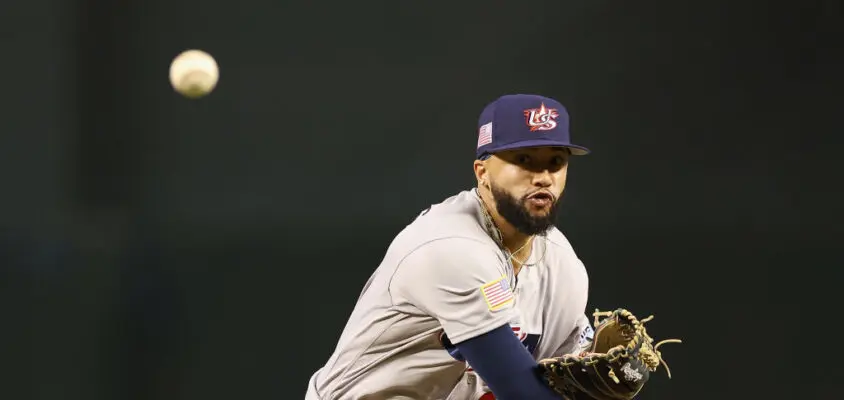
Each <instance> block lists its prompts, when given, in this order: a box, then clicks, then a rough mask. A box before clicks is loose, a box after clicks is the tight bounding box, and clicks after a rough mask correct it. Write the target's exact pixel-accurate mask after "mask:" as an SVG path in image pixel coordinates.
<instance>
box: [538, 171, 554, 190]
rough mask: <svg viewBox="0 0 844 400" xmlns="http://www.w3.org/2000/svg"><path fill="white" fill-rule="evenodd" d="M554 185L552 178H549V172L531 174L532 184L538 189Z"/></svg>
mask: <svg viewBox="0 0 844 400" xmlns="http://www.w3.org/2000/svg"><path fill="white" fill-rule="evenodd" d="M552 183H554V178H553V177H552V176H551V171H548V170H547V169H546V170H544V171H541V172H537V173H535V174H533V184H534V186H539V187H549V186H551V184H552Z"/></svg>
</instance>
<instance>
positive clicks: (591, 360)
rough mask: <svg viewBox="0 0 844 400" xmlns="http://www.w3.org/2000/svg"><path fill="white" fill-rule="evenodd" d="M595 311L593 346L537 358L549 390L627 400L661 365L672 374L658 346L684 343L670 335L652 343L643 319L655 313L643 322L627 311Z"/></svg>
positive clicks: (572, 396)
mask: <svg viewBox="0 0 844 400" xmlns="http://www.w3.org/2000/svg"><path fill="white" fill-rule="evenodd" d="M593 315H594V317H595V334H594V339H593V341H592V345H591V347H590V348H589V350H587V351H584V352H582V353H581V354H570V355H565V356H562V357H555V358H548V359H543V360H540V361H539V368H538V372H539V375H540V377H541V378H542V379H543V380H544V381H545V382H546V383H547V384H548V386H550V387H551V389H553V390H554V391H555V392H557V393H558V394H559V395H561V396H562V397H563V398H566V399H571V400H581V399H596V400H621V399H628V400H629V399H632V398H633V397H634V396H636V394H638V393H639V391H640V390H642V387H643V386H644V385H645V382H647V381H648V379H649V378H650V373H651V372H654V371H656V369H657V368H658V367H659V365H660V364H662V365H664V366H665V370H666V372H667V373H668V377H669V378H671V371H670V370H669V369H668V365H667V364H666V363H665V361H663V359H662V354H661V353H660V352H659V350H658V348H659V346H660V345H662V344H664V343H681V341H680V340H678V339H668V340H663V341H661V342H659V343H656V344H654V343H653V341H654V340H653V339H652V338H651V337H650V336H648V332H647V331H646V330H645V322H648V321H650V320H651V319H653V316H650V317H648V318H645V319H643V320H641V321H640V320H638V319H637V318H636V316H635V315H633V314H632V313H631V312H630V311H627V310H625V309H618V310H615V311H608V312H601V311H599V310H595V313H594V314H593ZM602 317H603V319H601V318H602Z"/></svg>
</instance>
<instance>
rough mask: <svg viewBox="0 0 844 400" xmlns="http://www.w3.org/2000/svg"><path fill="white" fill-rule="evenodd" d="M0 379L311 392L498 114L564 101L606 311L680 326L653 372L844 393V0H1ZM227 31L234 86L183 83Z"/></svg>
mask: <svg viewBox="0 0 844 400" xmlns="http://www.w3.org/2000/svg"><path fill="white" fill-rule="evenodd" d="M2 11H3V13H2V14H0V22H2V24H0V26H2V27H3V28H2V30H3V36H2V43H3V49H4V58H3V59H4V61H3V63H2V70H0V72H2V74H0V83H2V85H3V86H2V87H3V96H2V99H3V109H4V114H3V118H2V119H0V132H2V134H0V182H2V185H3V186H2V187H3V191H2V195H1V196H0V227H2V231H0V304H2V305H0V311H2V313H3V315H4V321H5V322H4V323H3V325H2V327H0V329H2V332H3V333H2V335H3V338H4V340H3V345H2V347H0V358H1V359H2V360H3V361H2V364H3V365H4V371H3V374H2V377H1V378H0V382H2V384H0V397H2V398H10V399H12V398H14V399H127V400H128V399H206V400H210V399H234V398H238V399H247V398H248V399H269V398H273V399H298V398H302V397H303V395H304V391H305V386H306V383H307V379H308V377H309V376H310V374H311V373H312V372H313V371H314V370H316V369H317V368H319V366H321V365H322V363H323V362H324V361H325V360H326V359H327V357H328V356H329V355H330V353H331V351H332V350H333V347H334V344H335V341H336V339H337V338H338V336H339V334H340V331H341V329H342V327H343V325H344V324H345V320H346V317H347V316H348V314H349V312H350V311H351V309H352V307H353V305H354V300H355V298H356V296H357V294H358V293H359V291H360V288H361V287H362V285H363V283H364V282H365V281H366V279H367V278H368V276H369V274H370V273H371V272H372V270H374V268H375V267H376V266H377V264H378V262H379V261H380V260H381V257H382V256H383V252H384V251H385V249H386V248H387V246H388V245H389V242H390V240H391V239H392V237H393V236H394V235H395V234H396V233H397V232H398V231H399V230H400V229H401V228H402V227H404V226H405V225H406V224H407V223H409V222H410V221H411V219H412V218H413V217H414V216H415V215H416V214H418V212H419V211H421V210H422V209H424V208H425V207H427V206H428V205H429V204H431V203H436V202H438V201H440V200H442V199H443V198H445V197H448V196H450V195H452V194H454V193H455V192H457V191H460V190H463V189H466V188H469V187H471V186H472V185H473V183H474V181H473V176H472V171H471V162H472V158H473V151H474V145H475V141H476V121H477V116H478V114H479V113H480V111H481V109H482V108H483V106H484V105H485V104H487V103H488V102H489V101H491V100H493V99H494V98H496V97H498V96H500V95H502V94H506V93H540V94H543V95H546V96H551V97H554V98H556V99H558V100H560V101H561V102H562V103H564V104H565V105H566V106H567V107H568V108H569V111H570V112H571V114H572V130H573V132H574V133H573V135H574V138H575V140H576V141H577V142H578V143H582V144H584V145H586V146H587V147H589V148H591V149H592V150H593V154H592V155H590V156H588V157H582V158H577V159H575V160H574V161H573V163H572V165H571V168H570V172H569V183H568V186H567V191H566V195H565V198H564V202H563V212H562V218H561V220H560V223H559V227H560V228H561V230H563V232H564V233H565V234H566V235H567V236H568V237H569V239H570V240H571V242H572V243H573V245H574V246H575V249H576V250H577V252H578V254H579V255H580V257H581V258H582V259H583V260H584V262H585V264H586V265H587V268H588V270H589V273H590V279H591V290H590V304H589V308H590V311H591V309H593V308H596V307H600V308H602V309H608V308H612V307H619V306H621V307H627V308H629V309H631V310H633V311H635V312H637V313H639V314H654V315H655V319H654V321H653V322H652V323H649V327H650V331H651V333H652V334H653V335H654V336H656V337H659V338H666V337H680V338H682V339H683V340H684V344H681V345H667V346H666V347H665V348H664V356H665V358H666V360H667V361H668V363H669V366H670V367H671V370H672V373H673V375H674V377H673V379H671V380H668V379H667V377H666V376H665V374H664V373H663V372H659V373H657V374H656V375H655V376H654V377H653V378H652V380H651V383H650V384H649V385H648V386H647V388H646V389H645V391H644V392H643V394H642V396H640V397H641V398H642V399H648V400H650V399H654V400H655V399H707V400H709V399H751V398H752V399H763V398H764V399H797V398H799V399H836V398H841V395H840V393H839V392H838V390H839V386H840V381H841V378H842V377H844V371H843V370H842V367H841V363H840V362H837V361H836V358H835V356H826V354H830V352H834V351H835V350H834V347H833V346H836V345H837V337H838V331H837V330H836V329H835V328H834V327H833V325H834V324H835V323H836V322H835V321H836V320H837V319H838V315H839V313H840V307H839V305H840V300H839V291H840V284H841V282H842V273H841V271H840V265H841V264H840V259H839V257H838V254H837V253H838V252H837V250H838V249H839V248H840V245H839V244H838V241H839V239H840V238H841V237H842V228H841V225H840V219H839V218H838V214H839V213H838V208H839V206H840V204H841V198H840V194H839V192H840V190H839V186H840V182H841V174H840V171H841V169H840V167H839V165H838V162H839V161H838V154H839V152H840V150H839V146H838V145H840V144H841V143H842V140H841V134H842V129H841V127H842V124H841V123H840V120H839V119H840V116H841V110H842V105H844V102H842V96H841V93H842V89H844V85H842V79H841V78H840V71H841V68H842V66H844V57H842V45H841V43H842V42H841V36H842V35H841V33H842V18H841V15H842V5H841V3H840V2H836V1H805V2H802V3H800V2H789V3H786V2H756V3H755V4H752V3H750V2H738V1H727V0H720V1H714V2H695V3H684V2H670V1H638V2H631V1H613V2H611V1H602V0H596V1H581V2H573V1H544V2H543V1H534V2H515V1H514V2H502V1H491V2H453V3H451V4H449V3H446V2H442V3H440V2H340V1H322V2H318V1H287V2H278V1H277V2H268V1H258V0H243V1H238V2H220V1H198V0H172V1H165V0H143V1H141V0H134V1H129V0H127V1H120V2H117V1H111V0H79V1H76V2H69V1H60V0H32V1H30V2H29V3H24V2H10V3H8V4H4V6H3V10H2ZM188 48H201V49H203V50H206V51H208V52H210V53H211V54H213V55H214V56H215V57H216V59H217V61H218V63H219V65H220V69H221V80H220V83H219V86H218V87H217V90H216V91H215V92H214V93H213V94H212V95H211V96H209V97H207V98H203V99H201V100H197V101H190V100H187V99H184V98H182V97H179V96H178V95H176V94H175V93H174V92H173V91H172V89H171V88H170V87H169V83H168V80H167V69H168V67H169V63H170V61H171V60H172V58H173V57H174V56H175V55H176V54H178V53H179V52H180V51H182V50H185V49H188Z"/></svg>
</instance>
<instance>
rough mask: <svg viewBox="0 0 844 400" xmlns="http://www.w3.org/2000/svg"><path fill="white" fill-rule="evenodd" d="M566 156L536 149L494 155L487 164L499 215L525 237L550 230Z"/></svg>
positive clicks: (559, 151) (563, 182)
mask: <svg viewBox="0 0 844 400" xmlns="http://www.w3.org/2000/svg"><path fill="white" fill-rule="evenodd" d="M568 159H569V152H568V150H566V149H563V148H551V147H538V148H528V149H518V150H510V151H503V152H499V153H496V154H495V155H493V156H492V157H490V158H489V159H487V160H486V161H485V162H486V169H487V174H488V182H489V186H490V191H491V192H492V197H493V199H494V200H495V207H496V210H497V211H498V213H499V214H500V215H501V216H502V217H503V218H504V219H506V220H507V222H509V223H510V224H511V225H513V226H514V227H515V228H516V229H517V230H519V231H520V232H522V233H524V234H526V235H535V234H538V233H542V232H545V231H546V230H547V229H548V228H550V227H551V226H552V225H553V224H554V222H555V220H556V217H557V210H558V207H557V205H558V204H559V200H560V197H561V196H562V194H563V190H564V189H565V186H566V175H567V173H568Z"/></svg>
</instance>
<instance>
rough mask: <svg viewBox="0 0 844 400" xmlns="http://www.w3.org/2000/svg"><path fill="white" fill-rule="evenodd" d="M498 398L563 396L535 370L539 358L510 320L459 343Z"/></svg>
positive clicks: (518, 399) (552, 398)
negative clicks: (514, 332)
mask: <svg viewBox="0 0 844 400" xmlns="http://www.w3.org/2000/svg"><path fill="white" fill-rule="evenodd" d="M456 346H457V349H458V350H459V351H460V353H461V354H462V355H463V357H464V358H465V359H466V362H468V363H469V365H470V366H471V367H472V369H474V370H475V372H476V373H477V374H478V376H480V377H481V379H483V380H484V382H486V384H487V385H488V386H489V388H490V389H492V393H493V394H494V395H495V398H496V399H497V400H526V399H530V400H560V399H561V397H560V396H559V395H557V394H556V393H554V392H553V391H552V390H551V389H550V388H549V387H548V386H546V385H545V384H544V383H543V382H542V381H541V380H540V378H539V376H537V374H536V367H537V364H536V361H535V360H534V359H533V356H531V354H530V353H529V352H528V351H527V349H526V348H525V347H524V345H523V344H522V343H521V342H520V341H519V339H518V338H516V335H514V334H513V330H512V329H511V328H510V326H509V324H505V325H502V326H500V327H498V328H496V329H494V330H492V331H490V332H487V333H485V334H482V335H480V336H476V337H474V338H472V339H468V340H466V341H464V342H461V343H458V344H456Z"/></svg>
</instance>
